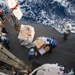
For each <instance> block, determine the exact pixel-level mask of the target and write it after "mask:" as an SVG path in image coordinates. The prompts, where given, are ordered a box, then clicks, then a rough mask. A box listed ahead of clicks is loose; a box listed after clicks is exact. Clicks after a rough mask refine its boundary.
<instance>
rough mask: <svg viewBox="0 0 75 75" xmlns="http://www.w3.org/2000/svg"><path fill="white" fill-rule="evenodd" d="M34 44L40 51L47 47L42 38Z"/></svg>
mask: <svg viewBox="0 0 75 75" xmlns="http://www.w3.org/2000/svg"><path fill="white" fill-rule="evenodd" d="M34 44H35V46H36V47H37V49H38V50H40V49H41V48H43V47H44V46H45V45H46V43H45V42H44V41H43V40H42V39H41V38H40V39H38V40H36V41H35V42H34Z"/></svg>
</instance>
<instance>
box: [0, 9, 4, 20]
mask: <svg viewBox="0 0 75 75" xmlns="http://www.w3.org/2000/svg"><path fill="white" fill-rule="evenodd" d="M0 18H1V19H2V20H3V21H4V10H3V9H0Z"/></svg>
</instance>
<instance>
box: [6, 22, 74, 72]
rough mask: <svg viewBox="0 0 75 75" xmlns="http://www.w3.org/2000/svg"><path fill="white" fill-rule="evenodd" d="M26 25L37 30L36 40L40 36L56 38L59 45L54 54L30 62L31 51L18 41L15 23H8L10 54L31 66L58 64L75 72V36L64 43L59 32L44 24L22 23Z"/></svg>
mask: <svg viewBox="0 0 75 75" xmlns="http://www.w3.org/2000/svg"><path fill="white" fill-rule="evenodd" d="M20 23H23V24H25V25H31V26H33V27H34V28H35V38H34V40H35V39H36V38H37V37H40V36H45V37H54V38H55V39H56V40H57V42H58V45H57V47H56V48H55V49H53V52H52V53H50V54H49V53H48V54H44V55H43V56H40V57H39V58H38V59H37V58H34V59H32V60H31V61H30V60H28V51H29V49H28V48H26V47H25V46H21V45H20V43H19V40H18V38H17V37H18V32H17V31H16V30H15V29H14V27H13V23H8V24H7V25H6V29H7V31H8V32H9V34H8V35H7V37H8V38H9V39H10V52H11V53H12V54H14V55H15V56H16V57H18V58H19V59H21V60H23V61H24V62H25V64H26V65H31V64H32V62H34V61H35V62H38V63H40V64H45V63H58V64H59V65H62V66H64V67H66V68H68V69H71V68H74V72H75V34H71V35H70V36H69V37H68V40H67V41H64V40H63V39H62V38H63V35H62V34H60V33H59V32H57V31H56V30H55V29H53V28H52V27H49V26H45V25H43V24H38V23H33V22H28V21H21V22H20Z"/></svg>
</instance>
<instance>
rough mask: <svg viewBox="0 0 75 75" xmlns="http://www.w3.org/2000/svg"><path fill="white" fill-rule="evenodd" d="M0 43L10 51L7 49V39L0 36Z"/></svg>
mask: <svg viewBox="0 0 75 75" xmlns="http://www.w3.org/2000/svg"><path fill="white" fill-rule="evenodd" d="M0 42H3V45H4V46H5V47H6V48H7V49H10V47H9V38H7V37H5V36H0Z"/></svg>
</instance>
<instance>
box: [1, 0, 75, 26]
mask: <svg viewBox="0 0 75 75" xmlns="http://www.w3.org/2000/svg"><path fill="white" fill-rule="evenodd" d="M16 2H17V3H18V4H19V7H20V8H21V11H22V13H23V17H22V19H23V20H29V21H32V22H38V23H43V24H44V25H48V26H51V25H55V24H59V25H62V24H63V22H64V21H69V22H70V23H71V24H72V26H73V27H75V0H16ZM0 8H3V9H4V10H5V13H6V14H7V13H9V12H10V10H9V9H8V7H7V0H0Z"/></svg>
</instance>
